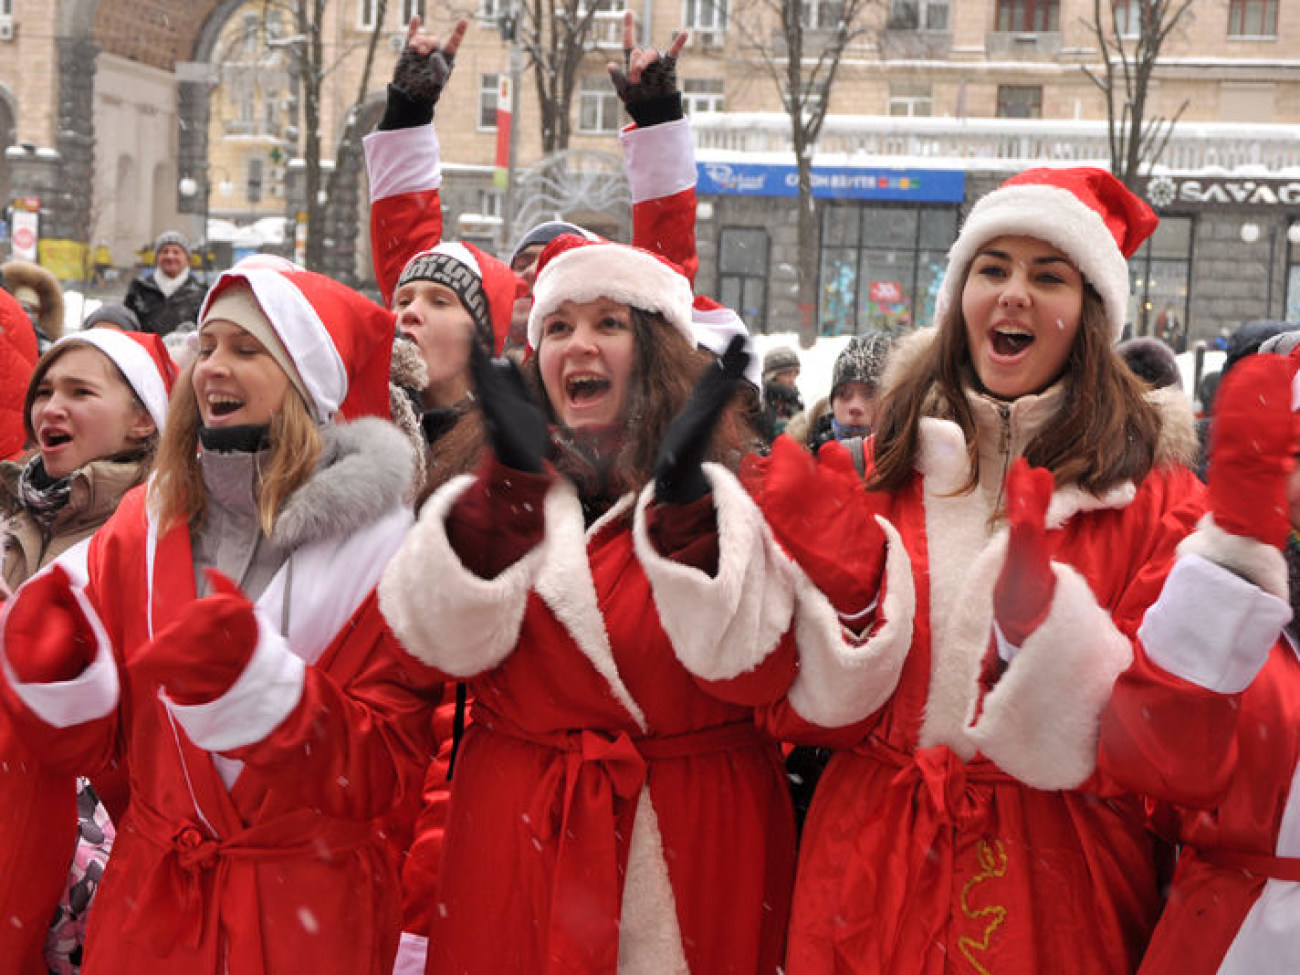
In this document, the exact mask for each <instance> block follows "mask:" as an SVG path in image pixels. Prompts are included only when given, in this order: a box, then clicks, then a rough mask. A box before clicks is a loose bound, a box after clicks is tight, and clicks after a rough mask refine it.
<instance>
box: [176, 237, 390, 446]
mask: <svg viewBox="0 0 1300 975" xmlns="http://www.w3.org/2000/svg"><path fill="white" fill-rule="evenodd" d="M241 285H242V286H244V287H247V288H248V289H249V291H250V292H251V293H252V296H253V298H254V299H255V301H256V302H257V306H258V308H259V309H260V311H261V313H262V315H264V316H265V319H266V321H267V322H268V323H269V324H270V327H271V328H272V329H273V330H274V332H275V337H276V338H277V339H278V340H279V342H280V344H281V345H283V346H284V349H285V351H286V352H287V353H288V356H289V358H290V360H292V364H293V367H294V369H293V370H286V372H289V373H290V375H291V377H292V373H293V371H294V370H296V372H297V374H298V375H297V377H296V380H295V384H296V385H297V384H298V383H299V382H300V384H301V385H300V388H301V389H302V390H303V391H304V394H305V398H306V400H307V407H308V409H309V410H310V411H311V414H312V416H313V417H314V418H315V419H316V421H317V422H318V423H324V422H326V421H328V420H330V419H331V418H332V417H333V416H334V414H336V413H337V414H339V415H340V416H342V417H345V418H354V417H358V416H380V417H383V418H385V419H388V417H389V407H388V365H389V361H390V359H391V357H392V349H393V335H394V332H395V322H394V317H393V313H392V312H390V311H388V310H387V309H385V308H382V307H380V306H379V305H377V304H375V303H374V302H373V301H370V300H369V299H368V298H365V297H363V296H362V295H360V294H358V293H357V292H355V291H353V290H352V289H351V288H348V287H346V286H345V285H342V284H339V283H338V282H337V281H334V280H333V279H331V278H327V277H325V276H324V275H323V274H316V273H314V272H312V271H304V270H302V269H301V268H299V267H297V265H293V264H289V263H288V262H287V261H285V262H276V263H271V262H266V261H262V260H257V259H252V260H250V261H248V262H242V261H241V262H240V263H239V264H236V265H235V266H234V267H232V268H231V269H230V270H228V271H225V272H224V273H222V275H221V276H220V277H218V278H217V280H216V282H215V283H214V284H213V285H212V289H211V290H210V291H209V292H208V295H207V297H206V298H205V299H204V301H203V307H202V308H201V309H200V311H199V322H200V328H202V324H204V323H206V322H207V321H208V319H209V317H210V314H209V313H210V310H211V309H212V307H213V304H214V303H215V302H216V301H217V300H218V299H219V298H220V297H221V295H222V293H223V292H225V291H226V290H227V289H229V288H238V287H240V286H241ZM236 324H240V323H239V322H236ZM264 344H265V343H264Z"/></svg>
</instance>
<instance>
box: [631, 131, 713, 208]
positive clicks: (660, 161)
mask: <svg viewBox="0 0 1300 975" xmlns="http://www.w3.org/2000/svg"><path fill="white" fill-rule="evenodd" d="M619 139H620V140H622V142H623V162H624V168H625V169H626V170H627V184H628V188H629V189H630V190H631V193H632V202H633V203H634V204H635V203H644V202H646V201H647V200H657V199H660V198H661V197H665V196H672V195H673V194H675V193H680V192H682V190H689V189H692V188H694V186H695V180H696V175H695V139H694V137H693V136H692V135H691V122H690V119H685V118H681V119H677V120H676V121H673V122H664V123H663V124H661V125H652V126H650V127H649V128H645V129H638V128H634V127H629V128H626V129H624V130H623V131H622V132H620V133H619Z"/></svg>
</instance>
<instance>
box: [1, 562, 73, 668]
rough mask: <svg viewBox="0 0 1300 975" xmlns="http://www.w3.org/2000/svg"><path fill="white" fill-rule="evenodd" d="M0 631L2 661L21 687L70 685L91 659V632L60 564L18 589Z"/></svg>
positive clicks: (66, 574)
mask: <svg viewBox="0 0 1300 975" xmlns="http://www.w3.org/2000/svg"><path fill="white" fill-rule="evenodd" d="M4 626H5V656H7V657H8V658H9V666H11V667H12V668H13V670H14V674H15V675H16V676H17V677H18V679H19V680H20V681H22V682H23V683H24V684H53V683H56V682H58V681H65V680H72V679H73V678H74V677H77V676H79V675H80V674H81V672H82V671H84V670H85V669H86V668H87V667H89V666H90V662H91V661H92V660H93V659H94V658H95V631H94V630H93V629H92V628H91V625H90V620H89V619H87V618H86V614H85V613H84V612H83V611H82V608H81V605H80V604H79V603H78V602H77V598H76V596H74V595H73V594H72V581H71V580H70V579H69V578H68V573H67V572H65V571H64V569H63V566H61V565H55V566H54V567H53V568H51V569H50V571H49V572H45V573H42V574H41V575H39V576H37V577H36V578H35V579H33V580H32V581H31V582H29V583H28V584H27V585H26V586H25V587H23V589H22V591H21V592H20V593H19V595H18V598H16V599H14V600H13V601H12V602H11V603H10V604H9V615H8V616H6V617H5V624H4Z"/></svg>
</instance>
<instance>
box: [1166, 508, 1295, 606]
mask: <svg viewBox="0 0 1300 975" xmlns="http://www.w3.org/2000/svg"><path fill="white" fill-rule="evenodd" d="M1178 554H1179V555H1180V556H1182V555H1201V556H1204V557H1205V558H1207V559H1209V560H1210V561H1211V562H1213V563H1215V564H1216V565H1221V566H1223V567H1224V568H1225V569H1227V570H1228V571H1229V572H1233V573H1235V574H1237V575H1239V576H1241V577H1242V578H1243V579H1246V580H1248V581H1249V582H1252V583H1254V584H1255V585H1257V586H1259V588H1261V589H1263V590H1264V591H1265V592H1267V593H1271V594H1272V595H1274V596H1276V597H1277V598H1278V599H1282V600H1286V601H1290V598H1291V590H1290V587H1289V584H1288V582H1287V566H1286V556H1284V555H1283V554H1282V553H1281V552H1280V551H1278V550H1277V549H1275V548H1274V547H1273V546H1272V545H1268V544H1266V543H1264V542H1261V541H1257V540H1256V539H1254V538H1247V537H1245V536H1244V535H1230V534H1228V532H1225V531H1224V530H1223V529H1222V528H1220V527H1219V526H1218V525H1216V524H1215V523H1214V515H1212V514H1209V513H1206V514H1205V515H1203V516H1201V520H1200V522H1199V523H1198V524H1197V526H1196V531H1194V532H1192V533H1191V534H1190V535H1188V536H1187V537H1186V538H1184V539H1183V540H1182V541H1181V542H1180V543H1179V544H1178Z"/></svg>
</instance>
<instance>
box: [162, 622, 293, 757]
mask: <svg viewBox="0 0 1300 975" xmlns="http://www.w3.org/2000/svg"><path fill="white" fill-rule="evenodd" d="M305 671H306V665H305V664H304V663H303V662H302V659H301V658H299V657H298V656H297V655H296V654H295V653H294V652H293V651H292V650H290V649H289V643H288V641H287V640H285V638H284V637H282V636H281V635H280V634H279V633H277V632H276V631H275V630H274V629H273V628H272V627H271V626H270V625H269V624H268V623H267V622H266V620H264V619H263V618H262V615H261V614H260V613H259V614H258V617H257V647H256V648H255V649H254V650H253V656H252V657H251V658H250V659H249V661H248V665H247V666H246V667H245V668H244V672H243V673H242V674H240V675H239V678H238V680H236V681H235V683H233V684H232V685H231V686H230V689H229V690H227V691H226V693H225V694H222V695H221V697H219V698H217V699H216V700H215V701H209V702H208V703H207V704H177V703H176V702H174V701H172V700H170V699H169V698H168V697H167V695H166V694H163V695H162V698H163V701H164V702H165V703H166V704H167V707H168V709H169V710H170V711H171V713H172V714H174V715H175V716H176V720H177V721H179V722H180V723H181V727H183V728H184V729H185V733H186V734H187V735H189V736H190V740H191V741H193V742H194V744H196V745H198V746H199V747H200V748H203V749H206V750H207V751H210V752H224V751H230V750H231V749H232V748H242V747H243V746H245V745H252V744H255V743H256V742H259V741H262V740H263V739H264V738H266V737H267V736H268V735H269V734H270V733H271V732H272V731H274V730H275V729H276V727H277V726H278V725H279V724H280V722H281V721H283V720H284V719H285V718H287V717H288V716H289V713H290V712H291V711H293V709H294V708H296V707H297V706H298V702H299V701H300V700H302V688H303V680H304V674H305Z"/></svg>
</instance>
